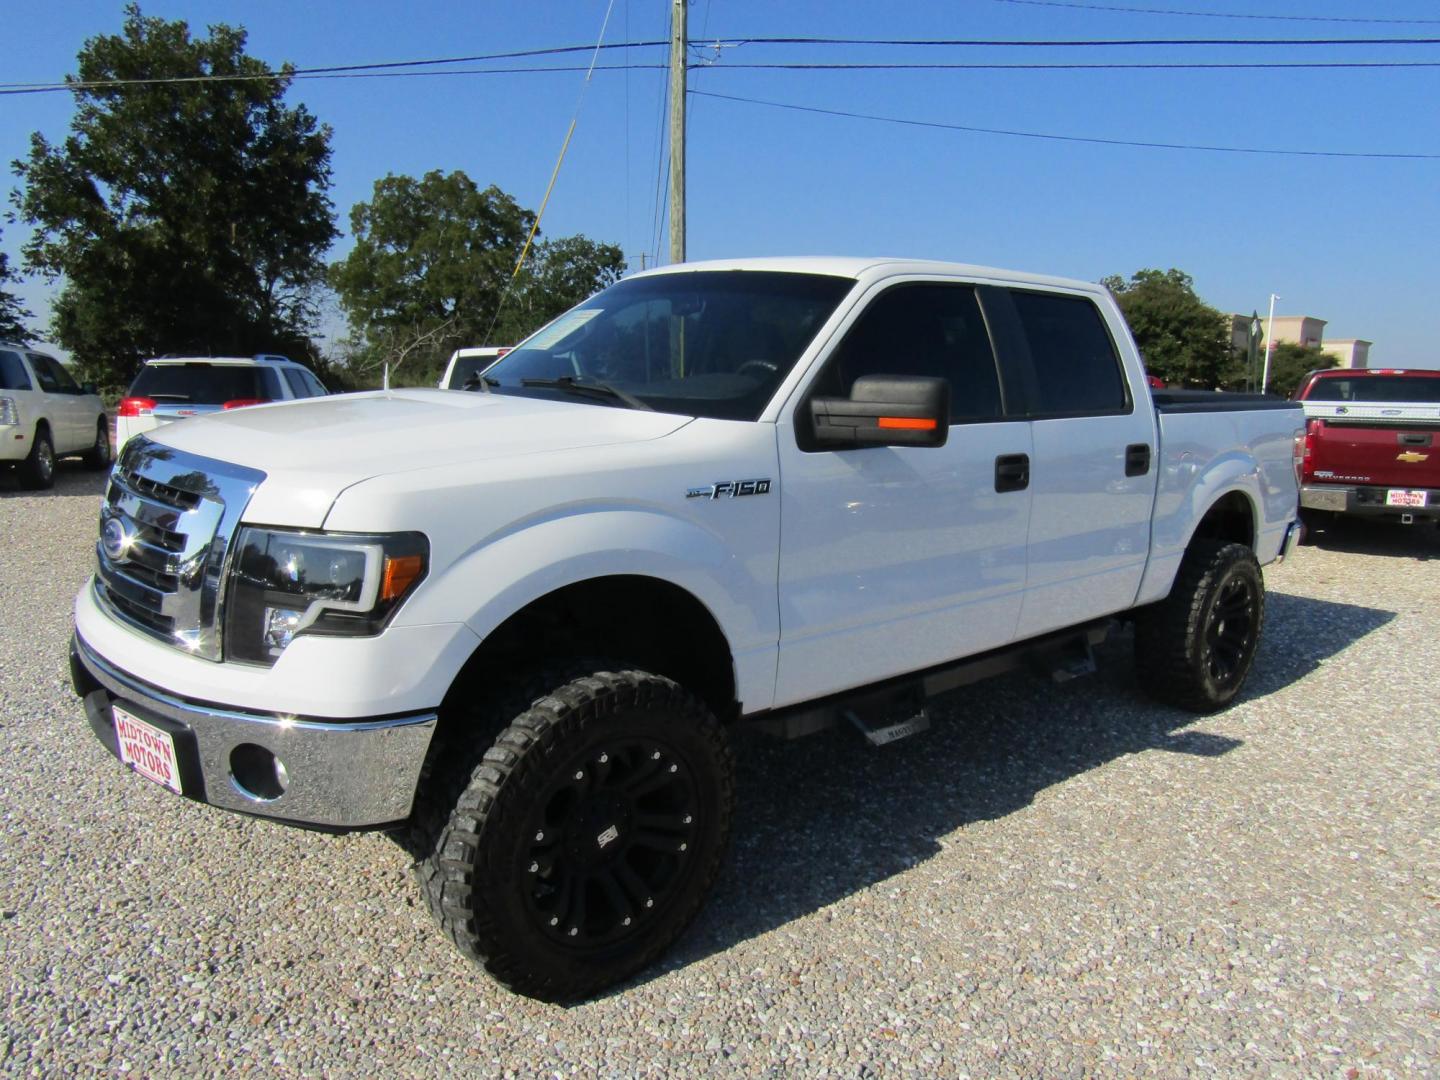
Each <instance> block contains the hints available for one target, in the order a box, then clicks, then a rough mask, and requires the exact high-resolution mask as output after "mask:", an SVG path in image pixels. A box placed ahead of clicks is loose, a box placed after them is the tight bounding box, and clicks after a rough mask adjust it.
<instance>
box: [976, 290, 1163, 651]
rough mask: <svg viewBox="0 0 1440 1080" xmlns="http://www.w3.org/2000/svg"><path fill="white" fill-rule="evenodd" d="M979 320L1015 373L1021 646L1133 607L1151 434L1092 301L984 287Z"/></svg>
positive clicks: (1151, 414)
mask: <svg viewBox="0 0 1440 1080" xmlns="http://www.w3.org/2000/svg"><path fill="white" fill-rule="evenodd" d="M986 312H987V313H988V314H991V316H992V319H993V321H994V324H995V325H996V328H997V340H1000V341H1002V342H1003V346H1002V347H1003V349H1004V351H1005V354H1006V355H1004V356H1003V357H1002V360H1003V361H1004V362H1006V363H1007V364H1010V365H1012V366H1013V367H1014V368H1015V369H1016V370H1017V371H1020V372H1022V373H1023V377H1024V379H1025V396H1026V399H1027V400H1028V402H1029V415H1030V417H1031V423H1030V428H1031V439H1032V442H1033V447H1034V449H1033V453H1032V464H1031V469H1030V490H1031V498H1032V506H1031V511H1030V528H1029V533H1028V545H1027V557H1028V566H1029V570H1028V574H1027V583H1026V589H1025V602H1024V604H1023V606H1022V609H1021V612H1020V622H1019V626H1018V628H1017V631H1016V636H1017V637H1019V638H1028V637H1034V636H1036V635H1038V634H1044V633H1046V632H1048V631H1051V630H1058V629H1061V628H1063V627H1067V626H1073V625H1075V624H1077V623H1082V622H1086V621H1088V620H1090V619H1094V618H1098V617H1100V616H1102V615H1108V614H1111V613H1113V612H1116V611H1120V610H1123V609H1125V608H1128V607H1130V606H1131V605H1133V604H1134V602H1135V597H1136V595H1137V593H1138V591H1139V588H1140V579H1141V577H1142V575H1143V574H1144V571H1145V562H1146V559H1147V557H1148V554H1149V550H1150V515H1151V513H1152V510H1153V506H1154V501H1155V490H1156V468H1155V455H1156V449H1157V447H1156V442H1157V426H1156V420H1155V411H1154V409H1153V408H1151V407H1150V402H1149V398H1148V396H1147V397H1145V398H1144V399H1143V400H1136V397H1135V391H1134V390H1133V389H1132V387H1133V386H1134V385H1135V384H1134V382H1133V381H1132V378H1131V376H1130V375H1129V374H1128V373H1127V368H1126V366H1125V364H1124V362H1123V361H1122V358H1121V354H1120V350H1119V349H1118V348H1117V347H1116V339H1117V337H1119V336H1120V335H1121V334H1123V331H1124V328H1123V327H1118V326H1116V327H1112V326H1111V325H1110V324H1109V323H1108V321H1107V318H1106V315H1105V313H1104V312H1103V311H1102V310H1101V308H1100V307H1099V306H1098V305H1097V304H1096V302H1095V300H1094V299H1093V298H1092V297H1090V296H1088V295H1085V294H1083V293H1067V292H1063V291H1051V290H1043V291H1042V290H1032V289H1024V288H1009V289H993V290H987V291H986ZM1135 371H1136V372H1137V373H1138V371H1139V367H1138V360H1137V361H1136V365H1135Z"/></svg>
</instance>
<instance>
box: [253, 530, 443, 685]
mask: <svg viewBox="0 0 1440 1080" xmlns="http://www.w3.org/2000/svg"><path fill="white" fill-rule="evenodd" d="M429 550H430V549H429V544H428V543H427V542H426V540H425V537H424V536H422V535H421V534H420V533H387V534H383V535H355V534H330V533H304V532H286V531H284V530H280V529H251V528H246V529H241V530H240V536H239V539H238V541H237V543H236V546H235V559H234V562H233V563H232V564H231V571H230V584H229V590H228V596H227V599H226V606H227V611H226V615H225V655H226V658H227V659H230V660H243V661H247V662H249V663H255V664H267V665H269V664H273V663H275V660H276V659H277V658H278V657H279V656H280V654H281V653H282V652H284V651H285V647H286V646H287V645H289V644H290V642H291V641H292V640H294V639H295V638H296V637H298V636H299V635H301V634H325V635H345V636H353V637H366V636H370V635H373V634H378V633H379V632H380V631H381V630H383V629H385V624H386V623H387V622H389V620H390V616H391V615H393V614H394V613H395V611H396V609H397V608H399V606H400V604H401V603H402V602H403V601H404V599H405V598H406V597H407V596H409V595H410V594H411V593H412V592H414V591H415V587H416V586H417V585H419V584H420V581H421V579H422V578H424V576H425V570H426V564H427V562H428V556H429Z"/></svg>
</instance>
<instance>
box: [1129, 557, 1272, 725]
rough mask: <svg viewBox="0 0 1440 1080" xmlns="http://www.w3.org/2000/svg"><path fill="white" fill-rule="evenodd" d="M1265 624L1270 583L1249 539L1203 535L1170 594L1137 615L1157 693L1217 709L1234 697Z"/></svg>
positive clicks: (1142, 669)
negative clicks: (1230, 540)
mask: <svg viewBox="0 0 1440 1080" xmlns="http://www.w3.org/2000/svg"><path fill="white" fill-rule="evenodd" d="M1264 625H1265V583H1264V579H1263V578H1262V577H1261V575H1260V564H1259V563H1258V562H1256V561H1255V554H1254V552H1252V551H1251V550H1250V549H1249V548H1248V547H1246V546H1245V545H1244V544H1236V543H1225V542H1223V541H1217V540H1196V541H1194V542H1193V543H1192V544H1191V545H1190V548H1189V550H1187V551H1186V552H1185V558H1184V559H1183V560H1182V561H1181V563H1180V572H1179V573H1178V574H1177V575H1176V577H1175V584H1174V587H1173V588H1171V590H1170V595H1169V596H1167V597H1166V598H1165V599H1164V600H1161V601H1159V602H1158V603H1155V604H1151V605H1150V606H1149V607H1146V608H1144V609H1142V610H1141V611H1140V612H1139V614H1138V615H1137V616H1136V619H1135V666H1136V672H1137V674H1138V675H1139V677H1140V685H1141V686H1142V687H1143V688H1144V689H1145V691H1146V692H1147V693H1148V694H1150V696H1151V697H1154V698H1155V699H1157V700H1159V701H1163V702H1165V703H1166V704H1168V705H1174V706H1177V707H1178V708H1181V709H1187V710H1189V711H1190V712H1197V713H1211V712H1215V711H1216V710H1218V709H1223V708H1224V707H1225V706H1226V705H1228V704H1230V702H1231V701H1232V700H1234V698H1235V695H1236V694H1238V693H1239V692H1240V687H1241V686H1242V685H1244V682H1245V677H1246V676H1247V675H1249V673H1250V668H1251V666H1252V665H1253V664H1254V662H1255V653H1256V650H1257V649H1258V648H1259V645H1260V631H1261V629H1262V628H1263V627H1264Z"/></svg>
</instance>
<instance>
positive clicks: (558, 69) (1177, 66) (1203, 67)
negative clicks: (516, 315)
mask: <svg viewBox="0 0 1440 1080" xmlns="http://www.w3.org/2000/svg"><path fill="white" fill-rule="evenodd" d="M693 66H694V67H703V68H706V69H708V70H712V71H1247V70H1249V71H1257V70H1258V71H1271V70H1275V71H1278V70H1296V69H1298V70H1315V69H1327V68H1328V69H1335V68H1340V69H1344V68H1354V69H1366V68H1382V69H1406V68H1419V69H1427V68H1440V61H1426V60H1403V61H1344V60H1334V61H1299V60H1297V61H1278V62H1276V61H1270V62H1257V63H1240V62H1228V61H1226V62H1215V63H1203V62H1197V63H1181V62H1174V61H1164V62H1155V63H1121V62H1115V63H1073V64H1023V63H1013V64H985V63H883V64H878V63H877V64H855V63H835V64H821V63H774V64H744V63H733V64H731V63H726V64H697V65H693ZM668 68H669V65H668V64H659V63H656V64H596V65H595V67H594V68H593V69H592V68H589V67H587V66H585V65H557V66H547V67H504V68H446V69H439V70H427V71H347V72H335V73H334V74H324V75H321V74H314V75H310V74H306V75H296V76H295V78H297V79H415V78H438V77H442V76H446V75H558V74H566V73H574V72H586V71H591V70H594V71H665V70H668ZM154 81H155V82H173V81H194V80H163V79H162V80H154ZM49 89H55V90H64V89H70V87H54V88H49ZM46 92H49V90H48V89H38V88H28V87H27V88H23V89H18V88H9V89H6V88H0V96H6V95H18V94H37V93H46Z"/></svg>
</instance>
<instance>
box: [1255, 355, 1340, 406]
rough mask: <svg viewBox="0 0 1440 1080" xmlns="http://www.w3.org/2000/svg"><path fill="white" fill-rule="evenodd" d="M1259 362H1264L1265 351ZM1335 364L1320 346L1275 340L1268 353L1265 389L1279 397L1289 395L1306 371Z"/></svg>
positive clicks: (1332, 358) (1333, 359) (1331, 357)
mask: <svg viewBox="0 0 1440 1080" xmlns="http://www.w3.org/2000/svg"><path fill="white" fill-rule="evenodd" d="M1260 360H1261V363H1264V360H1265V353H1264V350H1263V346H1262V350H1261V353H1260ZM1334 366H1335V358H1334V357H1333V356H1327V355H1326V354H1325V353H1323V352H1321V351H1320V347H1319V346H1318V345H1316V346H1309V347H1306V346H1304V345H1297V344H1296V343H1295V342H1293V341H1277V342H1276V343H1275V349H1274V351H1273V352H1271V354H1270V381H1269V382H1268V383H1267V384H1266V387H1265V389H1266V390H1267V391H1269V392H1270V393H1272V394H1279V395H1280V396H1281V397H1287V398H1288V397H1289V396H1290V395H1291V394H1293V393H1294V392H1295V388H1296V387H1298V386H1299V385H1300V380H1301V379H1303V378H1304V377H1305V375H1306V373H1307V372H1311V371H1314V370H1315V369H1316V368H1328V367H1334Z"/></svg>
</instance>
